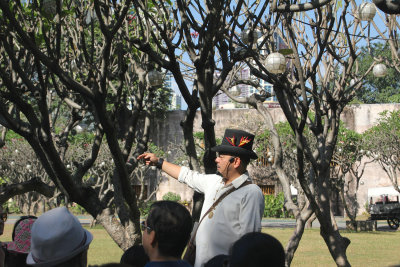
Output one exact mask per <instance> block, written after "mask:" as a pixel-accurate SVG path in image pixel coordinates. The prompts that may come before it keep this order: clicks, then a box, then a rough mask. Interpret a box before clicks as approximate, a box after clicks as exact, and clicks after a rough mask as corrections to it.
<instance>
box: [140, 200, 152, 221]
mask: <svg viewBox="0 0 400 267" xmlns="http://www.w3.org/2000/svg"><path fill="white" fill-rule="evenodd" d="M153 203H154V201H146V202H141V203H139V205H138V206H139V210H140V215H141V216H143V217H147V215H149V211H150V207H151V205H153Z"/></svg>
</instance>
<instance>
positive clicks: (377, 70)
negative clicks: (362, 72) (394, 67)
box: [372, 63, 387, 77]
mask: <svg viewBox="0 0 400 267" xmlns="http://www.w3.org/2000/svg"><path fill="white" fill-rule="evenodd" d="M372 72H373V73H374V76H375V77H385V76H386V74H387V68H386V66H385V65H384V64H382V63H379V64H376V65H375V66H374V68H373V69H372Z"/></svg>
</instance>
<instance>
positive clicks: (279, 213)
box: [264, 192, 289, 218]
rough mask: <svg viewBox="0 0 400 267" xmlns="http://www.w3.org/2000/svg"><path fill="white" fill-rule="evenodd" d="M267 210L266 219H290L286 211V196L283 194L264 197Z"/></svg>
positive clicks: (265, 212)
mask: <svg viewBox="0 0 400 267" xmlns="http://www.w3.org/2000/svg"><path fill="white" fill-rule="evenodd" d="M264 202H265V208H264V217H275V218H288V217H289V212H288V211H286V210H285V208H284V204H285V196H284V195H283V192H279V193H278V194H277V195H276V196H274V195H265V196H264Z"/></svg>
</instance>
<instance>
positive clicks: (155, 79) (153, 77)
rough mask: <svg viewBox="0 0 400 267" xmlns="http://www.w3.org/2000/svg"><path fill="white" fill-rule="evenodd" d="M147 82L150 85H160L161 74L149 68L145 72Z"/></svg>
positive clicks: (161, 81)
mask: <svg viewBox="0 0 400 267" xmlns="http://www.w3.org/2000/svg"><path fill="white" fill-rule="evenodd" d="M147 82H148V83H149V84H150V86H160V85H162V84H163V75H162V74H161V72H159V71H157V70H151V71H149V73H148V74H147Z"/></svg>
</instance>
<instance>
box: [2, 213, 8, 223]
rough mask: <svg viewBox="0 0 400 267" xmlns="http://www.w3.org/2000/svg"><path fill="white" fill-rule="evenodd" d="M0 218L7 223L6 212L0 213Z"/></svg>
mask: <svg viewBox="0 0 400 267" xmlns="http://www.w3.org/2000/svg"><path fill="white" fill-rule="evenodd" d="M0 216H1V217H0V218H1V220H2V221H3V222H5V221H7V217H8V214H7V213H6V212H3V213H0Z"/></svg>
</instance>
